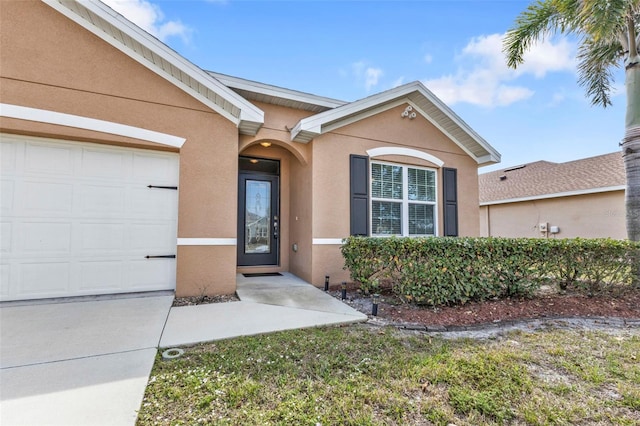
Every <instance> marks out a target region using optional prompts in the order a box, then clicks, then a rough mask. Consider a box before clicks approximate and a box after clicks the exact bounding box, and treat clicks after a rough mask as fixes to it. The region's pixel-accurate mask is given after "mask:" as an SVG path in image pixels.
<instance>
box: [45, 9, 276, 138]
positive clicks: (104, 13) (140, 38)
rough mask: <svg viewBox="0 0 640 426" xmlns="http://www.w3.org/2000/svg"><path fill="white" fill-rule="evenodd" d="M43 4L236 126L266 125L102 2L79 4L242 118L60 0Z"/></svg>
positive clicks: (235, 98)
mask: <svg viewBox="0 0 640 426" xmlns="http://www.w3.org/2000/svg"><path fill="white" fill-rule="evenodd" d="M41 1H42V2H43V3H45V4H47V5H48V6H50V7H52V8H53V9H55V10H56V11H58V12H60V13H61V14H63V15H64V16H66V17H67V18H69V19H71V20H72V21H74V22H75V23H77V24H78V25H80V26H82V27H83V28H85V29H86V30H88V31H90V32H91V33H93V34H95V35H96V36H98V37H100V38H101V39H102V40H104V41H106V42H107V43H109V44H110V45H111V46H113V47H115V48H116V49H118V50H120V51H121V52H123V53H124V54H126V55H127V56H129V57H130V58H132V59H134V60H135V61H136V62H138V63H140V64H141V65H143V66H145V67H146V68H148V69H150V70H151V71H153V72H155V73H156V74H158V75H160V76H161V77H163V78H164V79H166V80H168V81H169V82H171V83H172V84H174V85H176V86H178V87H179V88H180V89H182V90H183V91H184V92H186V93H188V94H189V95H190V96H193V97H194V98H196V99H197V100H198V101H200V102H202V103H203V104H205V105H207V106H208V107H210V108H211V109H212V110H214V111H215V112H217V113H219V114H220V115H222V116H224V117H225V118H227V119H228V120H229V121H231V122H232V123H234V124H235V125H236V126H239V125H240V121H249V122H253V123H259V124H263V123H264V112H263V111H262V110H260V109H259V108H258V107H256V106H255V105H253V104H251V103H250V102H249V101H247V100H246V99H244V98H243V97H242V96H240V95H238V94H237V93H235V92H234V91H232V90H231V89H229V88H228V87H226V86H224V85H223V84H222V83H220V82H219V81H217V80H216V79H215V78H213V77H212V76H210V75H208V74H207V73H206V72H204V71H203V70H202V69H200V68H198V67H197V66H196V65H194V64H193V63H191V62H189V61H188V60H186V59H185V58H184V57H182V56H181V55H179V54H178V53H177V52H175V51H174V50H172V49H170V48H169V47H168V46H166V45H165V44H164V43H162V42H160V41H159V40H158V39H156V38H155V37H153V36H151V35H150V34H148V33H147V32H146V31H144V30H142V29H141V28H140V27H138V26H137V25H135V24H133V23H132V22H130V21H129V20H127V19H126V18H124V17H122V16H121V15H120V14H118V13H117V12H115V11H114V10H113V9H111V8H109V7H108V6H106V5H104V4H103V3H102V2H99V1H94V0H85V1H82V2H77V3H78V4H79V5H81V6H82V7H84V8H85V9H87V10H89V11H91V12H92V13H94V14H96V15H97V16H99V17H100V18H102V19H104V20H105V21H106V22H107V23H109V24H110V25H112V26H114V27H115V28H117V29H118V30H120V31H122V32H123V33H125V34H127V36H129V37H131V38H132V39H133V40H135V41H137V42H138V43H140V44H142V45H143V46H145V47H146V48H148V49H149V50H151V51H152V52H154V53H156V54H157V55H158V56H160V57H162V58H163V59H164V60H166V61H167V62H169V63H170V64H172V65H173V66H175V67H176V68H178V69H180V70H182V71H184V72H185V74H187V75H189V77H191V78H192V79H194V80H195V81H197V82H198V83H200V84H202V85H203V86H205V87H207V88H208V89H210V90H212V91H213V92H215V93H217V94H218V95H220V96H221V97H222V98H223V99H225V100H227V101H228V102H229V103H230V104H232V105H234V106H236V107H237V108H238V109H239V110H240V116H239V117H235V116H234V115H232V114H231V113H230V112H229V111H226V110H225V109H224V108H222V107H221V106H220V105H217V104H216V103H215V102H213V101H212V100H211V99H209V98H207V97H206V96H204V95H202V94H200V93H198V92H197V91H195V90H194V89H192V88H191V87H189V86H188V85H186V84H185V83H183V82H182V81H180V80H179V79H177V78H175V77H174V76H172V75H171V74H169V73H167V72H166V71H164V70H163V69H162V68H160V67H158V66H157V65H155V64H154V63H153V62H151V61H149V60H146V59H145V58H144V57H143V56H141V55H139V54H134V53H133V52H132V50H131V49H130V48H129V47H127V46H125V45H124V44H122V43H121V42H119V41H118V40H117V39H116V38H114V37H110V36H109V35H108V34H107V33H106V32H104V31H103V30H102V29H100V28H99V27H98V26H96V25H94V24H93V23H91V22H89V21H87V20H85V19H84V18H83V17H81V16H79V15H78V14H76V13H75V12H73V11H72V10H70V9H69V8H67V7H66V6H64V4H62V3H60V2H59V1H57V0H41ZM136 53H137V52H136Z"/></svg>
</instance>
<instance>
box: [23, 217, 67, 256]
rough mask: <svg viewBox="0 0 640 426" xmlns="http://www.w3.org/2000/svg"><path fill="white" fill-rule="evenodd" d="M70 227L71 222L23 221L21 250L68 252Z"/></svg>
mask: <svg viewBox="0 0 640 426" xmlns="http://www.w3.org/2000/svg"><path fill="white" fill-rule="evenodd" d="M71 227H72V226H71V223H50V222H44V223H34V222H26V223H23V224H22V232H21V234H22V250H24V251H25V252H26V253H31V254H33V253H39V254H48V253H50V252H57V253H60V252H62V253H70V252H71V236H72V234H71Z"/></svg>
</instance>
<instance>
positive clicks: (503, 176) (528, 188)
mask: <svg viewBox="0 0 640 426" xmlns="http://www.w3.org/2000/svg"><path fill="white" fill-rule="evenodd" d="M478 181H479V184H480V205H481V206H482V205H490V204H504V203H511V202H518V201H527V200H536V199H543V198H557V197H565V196H571V195H581V194H592V193H597V192H608V191H619V190H624V189H625V184H626V177H625V171H624V163H623V160H622V153H620V152H612V153H611V154H604V155H598V156H596V157H590V158H584V159H581V160H575V161H569V162H566V163H551V162H548V161H537V162H535V163H527V164H523V165H520V166H516V167H510V168H507V169H503V170H498V171H494V172H489V173H483V174H481V175H479V176H478Z"/></svg>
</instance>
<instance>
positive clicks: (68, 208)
mask: <svg viewBox="0 0 640 426" xmlns="http://www.w3.org/2000/svg"><path fill="white" fill-rule="evenodd" d="M20 192H21V198H22V200H23V203H24V204H23V209H22V212H21V213H22V214H23V215H25V216H50V215H56V216H60V215H64V216H67V215H69V214H71V213H72V210H73V184H70V183H47V182H44V181H26V182H24V183H23V185H22V191H20Z"/></svg>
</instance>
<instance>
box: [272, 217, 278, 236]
mask: <svg viewBox="0 0 640 426" xmlns="http://www.w3.org/2000/svg"><path fill="white" fill-rule="evenodd" d="M273 238H275V239H277V238H278V216H274V217H273Z"/></svg>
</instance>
